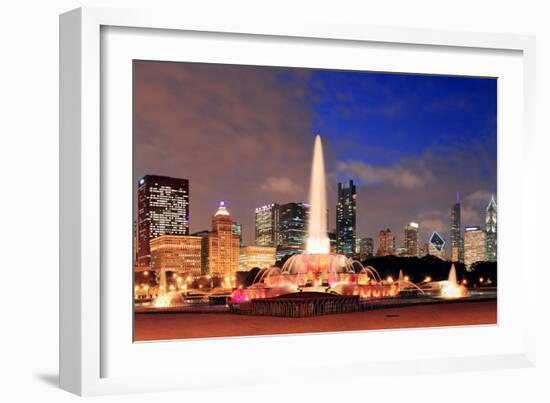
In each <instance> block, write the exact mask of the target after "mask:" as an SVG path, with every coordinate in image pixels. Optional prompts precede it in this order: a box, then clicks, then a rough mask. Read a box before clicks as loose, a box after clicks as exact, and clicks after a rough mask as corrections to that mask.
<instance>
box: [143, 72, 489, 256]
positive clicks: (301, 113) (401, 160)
mask: <svg viewBox="0 0 550 403" xmlns="http://www.w3.org/2000/svg"><path fill="white" fill-rule="evenodd" d="M496 129H497V82H496V79H487V78H464V77H444V76H424V75H405V74H383V73H367V72H350V71H328V70H315V69H297V68H273V67H255V66H230V65H214V64H197V63H168V62H146V61H140V62H134V147H135V148H134V183H137V180H138V179H139V178H140V177H141V176H143V175H145V174H157V175H168V176H174V177H179V178H187V179H189V181H190V216H191V222H190V223H191V231H192V232H194V231H199V230H202V229H207V228H210V225H211V224H210V223H211V217H212V215H213V214H214V212H215V211H216V208H217V205H218V203H219V201H220V200H224V201H225V202H226V204H227V206H228V209H229V211H230V213H231V214H232V216H233V218H234V220H236V221H238V222H240V223H242V224H243V236H244V241H245V243H247V244H248V243H252V242H253V239H254V208H255V207H258V206H261V205H264V204H267V203H271V202H276V203H286V202H291V201H295V202H300V201H307V197H308V196H307V195H308V186H309V175H310V168H311V156H312V151H313V141H314V135H315V134H316V133H319V134H320V135H321V137H322V139H323V143H324V150H325V163H326V171H327V186H328V193H327V196H328V205H329V209H330V210H329V214H330V228H333V227H335V226H336V225H335V217H334V211H335V204H336V193H335V190H336V185H337V182H338V181H339V180H349V179H353V180H354V181H355V183H356V185H357V235H358V236H360V237H364V236H370V237H373V238H374V239H375V240H376V238H377V235H378V231H379V230H381V229H384V228H390V229H391V230H392V232H394V233H395V234H396V236H397V245H398V246H401V244H402V241H403V228H404V226H405V225H406V224H407V223H408V222H410V221H416V222H418V223H419V224H420V236H421V240H422V242H425V241H426V240H427V238H428V237H429V235H430V234H431V232H432V231H434V230H435V231H438V232H440V234H441V235H442V236H443V237H444V238H445V239H447V240H448V238H449V235H448V234H449V225H450V208H451V205H452V204H453V203H454V201H455V198H456V192H460V195H461V196H460V197H461V202H462V224H463V226H465V225H482V224H483V222H484V210H485V207H486V205H487V203H488V202H489V200H490V198H491V194H492V193H494V194H495V196H496V190H497V189H496V186H497V181H496V177H497V137H496Z"/></svg>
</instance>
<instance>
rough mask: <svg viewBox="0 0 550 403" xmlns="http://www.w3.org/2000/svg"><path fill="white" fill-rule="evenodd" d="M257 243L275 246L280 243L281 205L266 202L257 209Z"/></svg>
mask: <svg viewBox="0 0 550 403" xmlns="http://www.w3.org/2000/svg"><path fill="white" fill-rule="evenodd" d="M255 213H256V218H255V223H256V225H255V227H256V231H255V235H256V236H255V240H256V241H255V243H256V245H260V246H274V247H276V246H277V245H278V243H279V205H278V204H274V203H271V204H266V205H265V206H262V207H258V208H257V209H256V210H255Z"/></svg>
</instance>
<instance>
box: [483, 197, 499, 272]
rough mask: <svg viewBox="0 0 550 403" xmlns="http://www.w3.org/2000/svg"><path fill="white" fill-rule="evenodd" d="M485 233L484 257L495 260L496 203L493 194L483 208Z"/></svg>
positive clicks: (491, 260) (490, 260)
mask: <svg viewBox="0 0 550 403" xmlns="http://www.w3.org/2000/svg"><path fill="white" fill-rule="evenodd" d="M485 233H486V247H485V259H486V260H487V261H489V262H495V261H496V260H497V203H496V202H495V196H494V195H493V196H491V201H490V202H489V204H488V205H487V209H486V210H485Z"/></svg>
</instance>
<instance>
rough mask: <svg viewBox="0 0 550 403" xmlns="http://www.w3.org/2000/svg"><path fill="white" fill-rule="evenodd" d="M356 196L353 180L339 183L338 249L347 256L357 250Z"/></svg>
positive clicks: (337, 213)
mask: <svg viewBox="0 0 550 403" xmlns="http://www.w3.org/2000/svg"><path fill="white" fill-rule="evenodd" d="M356 198H357V193H356V191H355V185H354V184H353V181H352V180H350V181H349V182H345V183H338V204H337V205H336V234H337V239H336V250H337V252H338V253H341V254H343V255H346V256H352V255H353V254H354V252H355V234H356V227H355V223H356V212H357V207H356Z"/></svg>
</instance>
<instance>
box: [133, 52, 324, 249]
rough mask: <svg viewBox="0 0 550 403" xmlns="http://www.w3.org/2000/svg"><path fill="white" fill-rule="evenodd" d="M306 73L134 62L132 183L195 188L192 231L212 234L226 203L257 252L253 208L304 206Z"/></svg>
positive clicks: (308, 145) (308, 140)
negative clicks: (159, 180) (158, 178)
mask: <svg viewBox="0 0 550 403" xmlns="http://www.w3.org/2000/svg"><path fill="white" fill-rule="evenodd" d="M308 72H309V71H308V70H292V69H291V70H289V69H283V68H281V69H279V68H269V67H267V68H258V67H254V66H234V65H219V64H218V65H215V64H201V63H167V62H150V61H138V62H134V71H133V73H134V100H133V105H134V175H135V177H134V183H137V180H138V179H139V178H140V177H141V176H143V175H146V174H158V175H168V176H173V177H179V178H186V179H189V186H190V215H191V223H190V224H191V225H190V226H191V231H198V230H202V229H206V228H209V227H210V225H211V217H212V214H213V213H214V212H215V211H216V206H217V203H218V202H219V200H224V201H225V202H226V204H227V206H228V209H229V211H230V213H231V215H232V216H233V218H234V219H235V220H236V221H238V222H240V223H241V224H243V232H244V233H243V237H244V238H245V242H247V243H248V242H251V241H252V240H253V237H254V209H255V208H256V207H258V206H261V205H263V204H266V203H270V202H278V203H286V202H290V201H305V200H306V197H307V193H306V191H305V190H304V189H305V187H306V186H307V184H308V183H309V166H310V163H311V162H310V161H311V150H312V148H313V140H314V138H313V134H312V133H311V127H310V122H311V114H312V111H311V109H310V106H309V103H308V102H307V97H308V89H307V85H306V83H305V79H307V76H308V74H309V73H308ZM285 178H287V179H289V178H292V180H291V181H289V180H287V179H285ZM262 184H263V185H264V186H263V187H261V186H262ZM260 187H261V188H260Z"/></svg>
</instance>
